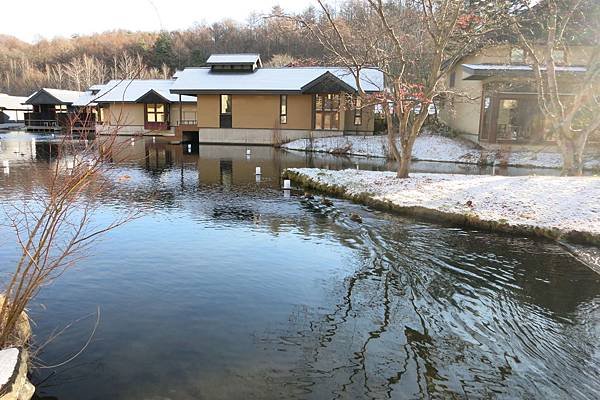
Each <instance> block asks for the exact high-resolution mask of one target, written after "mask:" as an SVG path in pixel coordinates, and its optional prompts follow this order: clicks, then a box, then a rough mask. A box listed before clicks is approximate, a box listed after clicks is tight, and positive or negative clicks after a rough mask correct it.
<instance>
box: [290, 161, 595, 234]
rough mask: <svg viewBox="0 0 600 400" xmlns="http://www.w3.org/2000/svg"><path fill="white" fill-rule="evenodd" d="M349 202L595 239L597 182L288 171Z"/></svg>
mask: <svg viewBox="0 0 600 400" xmlns="http://www.w3.org/2000/svg"><path fill="white" fill-rule="evenodd" d="M290 171H292V172H295V173H298V174H300V175H302V176H304V177H306V178H308V179H310V180H311V181H313V182H316V183H318V184H320V185H328V186H337V187H339V188H342V189H343V190H344V191H345V192H346V193H347V194H349V195H351V196H356V195H362V194H365V193H366V194H368V196H369V197H370V198H372V199H373V200H376V201H382V202H391V203H393V204H395V205H397V206H400V207H422V208H427V209H431V210H436V211H440V212H445V213H454V214H462V215H468V216H473V217H477V218H479V219H480V220H482V221H490V222H499V223H504V224H508V225H511V226H527V227H539V228H545V229H553V230H560V231H561V232H571V231H574V232H585V233H591V234H594V235H598V234H600V178H598V177H574V178H573V177H548V176H519V177H507V176H481V175H451V174H421V173H414V174H412V175H411V177H410V178H409V179H398V178H396V174H395V173H394V172H379V171H357V170H350V169H348V170H343V171H331V170H323V169H316V168H292V169H290Z"/></svg>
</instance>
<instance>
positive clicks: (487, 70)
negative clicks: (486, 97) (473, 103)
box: [461, 64, 587, 81]
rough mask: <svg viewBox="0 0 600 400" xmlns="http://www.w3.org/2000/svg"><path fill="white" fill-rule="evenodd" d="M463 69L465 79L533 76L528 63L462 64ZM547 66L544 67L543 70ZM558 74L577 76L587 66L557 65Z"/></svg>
mask: <svg viewBox="0 0 600 400" xmlns="http://www.w3.org/2000/svg"><path fill="white" fill-rule="evenodd" d="M461 67H462V69H463V71H465V72H466V73H467V74H468V76H467V77H466V78H463V80H465V81H481V80H485V79H488V78H491V77H514V78H518V77H525V78H527V77H533V76H534V74H533V68H532V67H530V66H528V65H495V64H462V65H461ZM545 70H546V68H545V67H543V68H542V71H545ZM556 72H557V74H558V75H562V76H565V75H571V76H577V75H582V74H585V73H586V72H587V69H586V68H585V67H579V66H567V67H563V66H557V67H556Z"/></svg>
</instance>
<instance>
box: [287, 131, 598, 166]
mask: <svg viewBox="0 0 600 400" xmlns="http://www.w3.org/2000/svg"><path fill="white" fill-rule="evenodd" d="M283 148H285V149H288V150H299V151H315V152H322V153H337V154H347V155H356V156H365V157H388V155H389V154H390V152H389V150H388V139H387V136H385V135H384V136H339V137H328V138H318V139H313V140H312V141H311V140H309V139H299V140H294V141H292V142H289V143H286V144H284V145H283ZM412 156H413V159H414V160H417V161H438V162H453V163H464V164H488V165H492V164H493V163H494V161H495V162H497V163H498V164H502V165H506V166H518V167H537V168H561V166H562V159H561V155H560V154H559V153H556V152H550V151H540V152H536V151H512V152H499V151H488V150H482V149H479V148H478V147H477V146H476V145H475V144H470V143H469V142H467V141H459V140H456V139H452V138H448V137H445V136H439V135H431V134H425V135H422V136H419V137H418V138H417V140H416V141H415V144H414V147H413V154H412ZM585 168H586V169H590V170H595V169H600V157H598V156H593V155H588V156H587V159H586V160H585Z"/></svg>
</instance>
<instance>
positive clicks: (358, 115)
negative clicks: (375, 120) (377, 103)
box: [354, 97, 362, 125]
mask: <svg viewBox="0 0 600 400" xmlns="http://www.w3.org/2000/svg"><path fill="white" fill-rule="evenodd" d="M354 125H362V99H361V98H360V97H357V98H356V101H355V102H354Z"/></svg>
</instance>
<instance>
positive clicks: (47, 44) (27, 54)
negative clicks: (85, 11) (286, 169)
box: [0, 7, 326, 95]
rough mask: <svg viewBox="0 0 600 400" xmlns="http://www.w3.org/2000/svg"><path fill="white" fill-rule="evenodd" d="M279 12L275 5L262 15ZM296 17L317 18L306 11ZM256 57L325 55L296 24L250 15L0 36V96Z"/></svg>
mask: <svg viewBox="0 0 600 400" xmlns="http://www.w3.org/2000/svg"><path fill="white" fill-rule="evenodd" d="M281 13H283V10H281V9H280V8H279V7H275V8H274V9H273V10H272V13H270V15H277V14H281ZM302 16H303V18H305V19H308V20H311V21H315V20H317V19H319V18H320V16H319V13H318V12H317V10H316V9H315V8H312V7H309V8H307V9H306V10H305V11H304V12H303V13H302ZM232 52H257V53H260V54H261V56H262V57H263V59H264V60H266V61H268V60H270V59H271V58H273V56H276V57H275V58H273V62H274V63H275V65H280V64H281V63H284V62H291V61H292V60H294V59H316V60H324V59H325V58H326V52H325V51H324V49H323V48H322V46H321V45H320V44H319V43H317V42H315V41H314V40H307V35H306V32H303V31H302V30H301V29H298V27H297V26H296V24H294V23H292V22H291V21H286V20H282V19H278V18H270V17H267V16H262V15H258V14H253V15H251V16H250V17H249V18H248V19H247V21H246V22H243V23H240V22H236V21H232V20H224V21H221V22H216V23H212V24H197V25H195V26H193V27H191V28H189V29H184V30H176V31H161V32H131V31H126V30H119V31H110V32H104V33H98V34H92V35H82V36H73V37H70V38H55V39H42V40H39V41H38V42H35V43H26V42H23V41H21V40H19V39H17V38H15V37H12V36H7V35H0V92H4V93H9V94H13V95H29V94H31V93H32V92H33V91H35V90H37V89H39V88H40V87H54V88H60V89H71V90H84V89H86V88H87V87H89V86H90V85H93V84H97V83H103V82H106V81H108V80H110V79H124V78H132V77H134V76H135V77H140V78H166V77H168V76H170V75H171V74H172V73H173V72H174V71H175V70H177V69H182V68H185V67H193V66H201V65H203V64H204V62H205V61H206V59H207V58H208V57H209V56H210V54H212V53H232Z"/></svg>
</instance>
